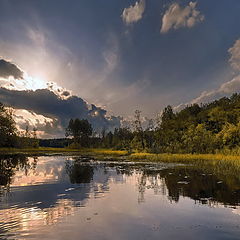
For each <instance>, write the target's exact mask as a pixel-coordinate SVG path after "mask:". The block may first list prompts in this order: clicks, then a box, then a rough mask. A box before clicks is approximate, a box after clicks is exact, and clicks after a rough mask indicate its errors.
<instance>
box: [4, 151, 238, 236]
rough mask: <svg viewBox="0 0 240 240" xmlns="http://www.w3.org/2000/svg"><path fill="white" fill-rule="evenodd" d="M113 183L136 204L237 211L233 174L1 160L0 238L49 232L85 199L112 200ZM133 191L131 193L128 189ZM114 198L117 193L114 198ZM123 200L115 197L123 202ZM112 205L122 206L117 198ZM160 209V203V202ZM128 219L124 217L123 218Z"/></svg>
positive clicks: (68, 160)
mask: <svg viewBox="0 0 240 240" xmlns="http://www.w3.org/2000/svg"><path fill="white" fill-rule="evenodd" d="M118 184H121V185H124V186H126V190H124V191H126V192H125V193H124V194H125V195H126V196H127V195H131V194H132V192H130V191H129V190H127V189H129V186H135V187H136V188H135V190H136V192H134V194H135V195H134V196H135V197H136V200H137V201H138V203H144V204H147V200H146V198H147V197H148V196H149V195H150V194H153V195H156V196H158V195H159V196H161V198H159V199H162V197H165V198H166V199H167V201H169V203H172V204H178V203H179V201H180V199H181V198H183V197H185V198H186V197H187V198H188V199H191V200H193V202H195V203H199V204H202V205H208V206H225V207H230V208H233V207H234V208H235V210H234V211H235V213H238V212H239V208H238V205H239V203H240V181H239V178H238V177H236V175H235V174H233V175H231V174H229V173H228V174H227V175H223V174H221V175H218V174H216V173H214V169H211V168H209V169H204V170H202V169H199V168H197V167H196V166H195V167H194V166H183V165H179V166H178V165H174V164H154V163H152V164H142V163H141V164H140V163H139V164H137V163H126V162H125V163H124V162H123V163H119V162H93V161H91V160H89V159H86V158H80V157H56V156H53V157H38V158H33V157H25V156H21V155H16V156H4V157H0V203H1V205H0V238H1V237H3V238H5V239H19V236H21V237H23V236H24V237H26V236H30V235H31V236H32V238H33V239H39V237H33V234H34V233H36V232H41V233H43V232H44V231H46V232H47V231H48V228H46V226H54V225H56V224H59V223H61V222H62V221H63V220H64V219H66V218H67V217H68V216H73V215H75V214H76V213H77V212H78V211H81V209H82V207H88V201H89V200H90V199H96V200H95V201H97V199H98V198H100V199H102V198H104V197H105V196H106V194H109V195H111V194H112V193H111V191H113V190H112V189H115V187H117V186H118ZM131 191H133V190H131ZM115 194H116V193H115ZM125 195H121V196H119V197H120V198H123V199H124V198H126V196H125ZM116 201H122V200H121V199H118V200H116ZM159 204H161V201H159ZM125 214H127V213H125Z"/></svg>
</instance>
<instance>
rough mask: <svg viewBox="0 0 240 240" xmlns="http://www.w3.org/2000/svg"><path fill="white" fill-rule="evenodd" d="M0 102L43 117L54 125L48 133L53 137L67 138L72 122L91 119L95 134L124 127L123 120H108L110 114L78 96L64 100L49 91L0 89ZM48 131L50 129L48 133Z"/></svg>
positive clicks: (49, 125) (47, 123)
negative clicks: (65, 132) (66, 133)
mask: <svg viewBox="0 0 240 240" xmlns="http://www.w3.org/2000/svg"><path fill="white" fill-rule="evenodd" d="M0 102H2V103H4V104H6V105H9V106H11V107H13V108H15V109H25V110H27V111H30V112H33V113H34V114H36V115H35V116H37V115H42V116H44V117H45V118H47V119H52V121H46V124H45V125H46V126H45V131H46V133H51V134H52V135H59V130H60V131H62V136H64V129H65V128H66V126H67V124H68V121H69V119H70V118H80V119H88V120H89V122H90V123H91V124H92V125H93V128H94V130H95V131H97V132H100V131H101V130H102V129H103V128H104V129H106V130H113V129H114V128H117V127H119V126H120V118H119V117H114V116H110V117H108V116H107V111H106V110H104V109H102V108H99V107H96V106H95V105H93V104H91V105H89V104H88V103H87V102H85V101H84V100H83V99H81V98H80V97H77V96H69V97H68V98H60V97H59V95H57V94H55V93H54V92H53V91H51V90H49V89H37V90H35V91H33V90H22V91H17V90H10V89H6V88H0ZM46 127H48V129H46Z"/></svg>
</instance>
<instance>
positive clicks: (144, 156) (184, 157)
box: [0, 147, 240, 164]
mask: <svg viewBox="0 0 240 240" xmlns="http://www.w3.org/2000/svg"><path fill="white" fill-rule="evenodd" d="M6 154H24V155H92V156H94V155H96V156H101V157H116V158H117V157H121V158H122V157H126V158H127V159H128V160H131V161H146V160H148V161H154V162H157V161H159V162H186V163H187V162H192V161H196V160H208V161H211V160H212V161H213V160H227V161H237V162H239V164H240V156H238V155H225V154H170V153H160V154H156V153H139V152H135V153H131V154H130V153H128V152H127V151H124V150H112V149H102V148H81V149H71V148H48V147H39V148H0V155H6ZM116 160H117V159H116Z"/></svg>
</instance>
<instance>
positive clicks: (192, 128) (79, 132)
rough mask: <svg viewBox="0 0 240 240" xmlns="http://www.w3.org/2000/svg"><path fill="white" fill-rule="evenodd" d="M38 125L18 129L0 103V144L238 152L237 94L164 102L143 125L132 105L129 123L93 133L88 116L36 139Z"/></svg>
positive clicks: (239, 106) (239, 120)
mask: <svg viewBox="0 0 240 240" xmlns="http://www.w3.org/2000/svg"><path fill="white" fill-rule="evenodd" d="M36 131H37V129H33V131H29V130H28V127H26V131H25V133H19V132H18V131H17V128H16V123H15V122H14V120H13V116H12V113H11V111H10V110H9V109H8V108H6V107H4V105H2V104H1V105H0V135H1V139H0V147H15V148H26V147H35V148H37V147H39V146H40V147H59V148H109V149H116V150H127V151H128V152H129V153H131V152H149V153H191V154H194V153H202V154H204V153H219V152H222V153H223V152H224V153H227V154H228V153H229V154H230V153H234V154H238V153H239V154H240V148H239V146H240V94H237V93H235V94H233V95H232V96H231V97H229V98H228V97H223V98H221V99H218V100H215V101H213V102H211V103H207V104H200V105H199V104H192V105H189V106H187V107H185V108H184V109H182V110H180V111H178V112H175V111H174V109H173V108H172V107H171V106H167V107H165V109H164V110H163V112H162V114H161V116H160V117H159V118H157V119H153V120H149V122H148V124H147V126H145V127H143V123H142V116H141V111H139V110H136V111H135V115H134V122H133V126H132V127H124V128H118V129H115V130H114V131H113V132H107V131H105V130H103V131H102V132H101V133H99V134H96V133H95V134H94V131H93V127H92V126H91V124H90V123H89V122H88V120H86V119H70V121H69V124H68V126H67V127H66V138H62V139H37V137H36Z"/></svg>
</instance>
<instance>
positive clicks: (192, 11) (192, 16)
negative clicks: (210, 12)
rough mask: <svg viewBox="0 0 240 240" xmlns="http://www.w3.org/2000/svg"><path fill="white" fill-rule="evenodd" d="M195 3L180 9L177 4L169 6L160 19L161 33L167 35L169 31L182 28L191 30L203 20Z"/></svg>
mask: <svg viewBox="0 0 240 240" xmlns="http://www.w3.org/2000/svg"><path fill="white" fill-rule="evenodd" d="M196 5H197V2H190V3H189V4H188V5H187V6H186V7H181V6H180V5H179V4H178V3H173V4H171V5H170V6H169V8H168V9H167V11H166V12H165V14H164V15H163V18H162V27H161V33H167V32H168V31H169V30H171V29H178V28H182V27H187V28H191V27H193V26H194V25H196V24H197V23H199V22H202V21H203V20H204V15H202V14H201V13H200V12H199V11H198V10H197V9H196Z"/></svg>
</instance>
